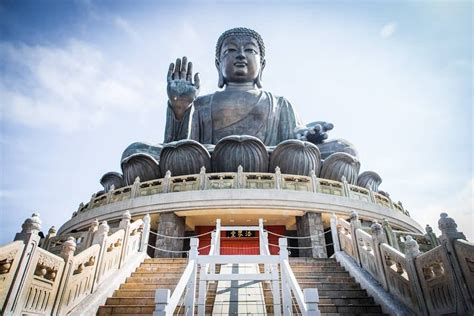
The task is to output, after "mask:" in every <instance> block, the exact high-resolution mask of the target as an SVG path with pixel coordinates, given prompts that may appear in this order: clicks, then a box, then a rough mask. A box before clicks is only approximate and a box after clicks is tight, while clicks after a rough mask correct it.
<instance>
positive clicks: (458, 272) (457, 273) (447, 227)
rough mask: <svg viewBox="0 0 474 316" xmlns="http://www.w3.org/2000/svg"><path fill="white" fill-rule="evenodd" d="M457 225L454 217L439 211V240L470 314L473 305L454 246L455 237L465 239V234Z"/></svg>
mask: <svg viewBox="0 0 474 316" xmlns="http://www.w3.org/2000/svg"><path fill="white" fill-rule="evenodd" d="M457 227H458V225H457V224H456V222H455V221H454V219H452V218H451V217H448V214H446V213H441V215H440V219H439V221H438V228H439V230H440V231H441V236H439V242H440V244H441V246H442V247H443V250H444V252H445V253H446V257H447V258H448V260H449V262H450V264H451V268H452V270H453V272H454V273H453V274H454V278H455V279H456V282H455V285H456V291H457V292H459V294H460V296H461V298H462V299H461V300H460V301H462V302H463V305H464V306H466V311H467V314H470V315H471V314H472V313H473V312H474V306H473V303H472V300H471V298H470V294H469V289H468V288H467V282H466V280H465V279H464V277H463V273H462V268H461V265H460V264H459V259H458V255H457V253H456V249H455V248H454V242H455V241H456V240H457V239H464V240H466V236H465V235H464V234H463V233H462V232H459V231H458V229H457Z"/></svg>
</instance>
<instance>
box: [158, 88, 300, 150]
mask: <svg viewBox="0 0 474 316" xmlns="http://www.w3.org/2000/svg"><path fill="white" fill-rule="evenodd" d="M218 93H220V92H216V93H215V94H211V95H206V96H202V97H199V98H197V99H196V100H195V101H194V104H193V106H191V107H190V108H189V109H188V110H187V111H186V112H185V114H184V117H183V118H182V119H181V120H180V121H178V120H177V119H176V118H175V115H174V112H173V110H172V109H171V106H170V105H169V103H168V110H167V115H166V128H165V143H168V142H172V141H177V140H181V139H193V140H196V141H198V142H200V143H201V144H216V143H217V142H218V141H219V140H220V139H221V138H223V137H225V136H229V135H251V136H255V137H257V138H259V139H260V140H261V141H262V142H263V143H264V144H265V145H267V146H276V145H278V144H279V143H280V142H282V141H284V140H287V139H294V138H296V135H295V128H296V127H297V126H298V127H301V126H303V124H302V123H301V121H300V120H299V118H298V116H297V115H296V113H295V111H294V110H293V107H292V106H291V104H290V102H288V101H287V100H286V99H285V98H283V97H277V96H274V95H273V94H271V93H270V92H265V91H262V93H260V94H259V95H258V97H256V99H255V101H254V104H253V105H251V106H247V107H246V111H244V113H240V111H239V113H233V115H232V116H231V117H230V119H229V118H228V117H222V116H219V113H222V112H224V111H220V112H219V111H217V112H216V108H215V109H214V110H213V105H214V106H215V107H216V105H215V100H214V98H215V97H216V95H217V94H218ZM216 98H217V97H216ZM220 109H221V110H222V106H221V107H220ZM213 116H216V117H213Z"/></svg>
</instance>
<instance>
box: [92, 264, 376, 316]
mask: <svg viewBox="0 0 474 316" xmlns="http://www.w3.org/2000/svg"><path fill="white" fill-rule="evenodd" d="M186 264H187V259H165V258H154V259H145V261H144V262H143V263H142V264H141V265H140V266H139V267H138V268H137V269H136V271H135V272H133V273H132V275H131V276H130V277H128V278H127V279H126V282H125V283H123V284H121V285H120V288H119V289H118V290H116V291H115V292H114V294H113V295H112V297H109V298H107V301H106V303H105V305H103V306H100V307H99V310H98V311H97V315H152V314H153V311H154V308H155V305H154V297H155V290H156V289H160V288H161V289H170V290H171V293H172V292H173V290H174V288H175V287H176V284H177V283H178V281H179V279H180V277H181V275H182V273H183V271H184V269H185V268H186ZM290 265H291V268H292V269H293V272H294V274H295V277H296V279H297V280H298V283H299V284H300V286H301V288H302V289H305V288H314V287H316V288H317V289H318V292H319V297H320V304H319V308H320V311H321V315H326V316H336V315H341V316H342V315H367V316H369V315H370V316H375V315H384V314H383V313H382V309H381V308H380V306H379V305H377V304H375V302H374V300H373V298H372V297H369V296H368V295H367V292H366V291H365V290H363V289H361V288H360V286H359V284H358V283H356V282H355V280H354V279H353V278H352V277H351V276H350V275H349V273H348V272H347V271H345V270H344V268H343V267H341V266H340V265H339V263H338V262H337V261H336V260H335V259H313V258H290ZM219 268H220V266H217V267H216V270H217V272H218V271H219V270H220V269H219ZM260 269H263V266H261V267H260ZM198 271H199V270H198ZM197 289H198V287H197ZM216 289H217V282H214V283H209V285H208V289H207V300H206V315H211V314H212V310H213V306H214V300H215V298H216ZM263 292H264V298H265V305H266V312H267V315H273V300H272V294H271V290H270V286H269V284H268V283H264V284H263ZM198 295H199V293H197V294H196V301H197V297H198ZM293 312H294V314H295V315H298V314H300V313H299V310H298V309H297V308H296V306H294V308H293ZM182 314H184V310H183V308H181V309H179V307H178V308H177V310H176V311H175V315H182ZM196 314H197V307H196Z"/></svg>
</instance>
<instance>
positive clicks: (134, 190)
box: [130, 177, 140, 199]
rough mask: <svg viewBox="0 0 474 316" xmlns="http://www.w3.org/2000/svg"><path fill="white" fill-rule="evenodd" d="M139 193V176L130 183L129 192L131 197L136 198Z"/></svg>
mask: <svg viewBox="0 0 474 316" xmlns="http://www.w3.org/2000/svg"><path fill="white" fill-rule="evenodd" d="M139 194H140V177H136V178H135V181H133V184H132V190H131V192H130V195H131V198H132V199H133V198H136V197H137V196H138V195H139Z"/></svg>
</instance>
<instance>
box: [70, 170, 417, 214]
mask: <svg viewBox="0 0 474 316" xmlns="http://www.w3.org/2000/svg"><path fill="white" fill-rule="evenodd" d="M222 189H267V190H268V189H275V190H292V191H305V192H315V193H323V194H330V195H336V196H341V197H347V198H350V199H354V200H360V201H364V202H367V203H372V204H377V205H380V206H382V207H385V208H389V209H393V210H394V211H397V212H400V213H402V214H405V215H407V216H409V213H408V211H406V210H405V209H404V208H403V206H402V204H401V203H400V202H398V203H394V202H393V201H392V200H391V199H390V198H389V197H386V196H384V195H382V194H379V193H377V192H373V191H371V190H370V189H369V188H362V187H359V186H356V185H352V184H349V183H348V182H347V181H346V179H344V178H343V179H342V182H338V181H333V180H327V179H322V178H317V177H316V176H315V173H314V172H311V174H310V175H309V176H299V175H290V174H281V172H280V170H279V168H276V170H275V173H259V172H243V171H242V168H241V167H239V168H238V171H237V172H221V173H206V170H205V168H202V169H201V173H200V174H194V175H185V176H176V177H172V176H171V172H169V171H168V172H167V173H166V175H165V177H164V178H161V179H155V180H150V181H146V182H140V180H139V178H137V179H136V180H135V182H134V183H133V184H132V185H130V186H126V187H122V188H119V189H113V190H112V189H111V190H110V191H109V192H107V193H104V194H103V195H100V196H95V195H93V196H92V198H91V200H90V201H89V202H88V203H86V204H84V203H81V204H80V206H79V208H78V210H77V212H74V213H73V215H72V217H75V216H77V214H78V213H83V212H87V211H88V210H91V209H94V208H96V207H100V206H103V205H107V204H110V203H115V202H119V201H124V200H128V199H133V198H137V197H142V196H149V195H154V194H162V193H171V192H184V191H197V190H222Z"/></svg>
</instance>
